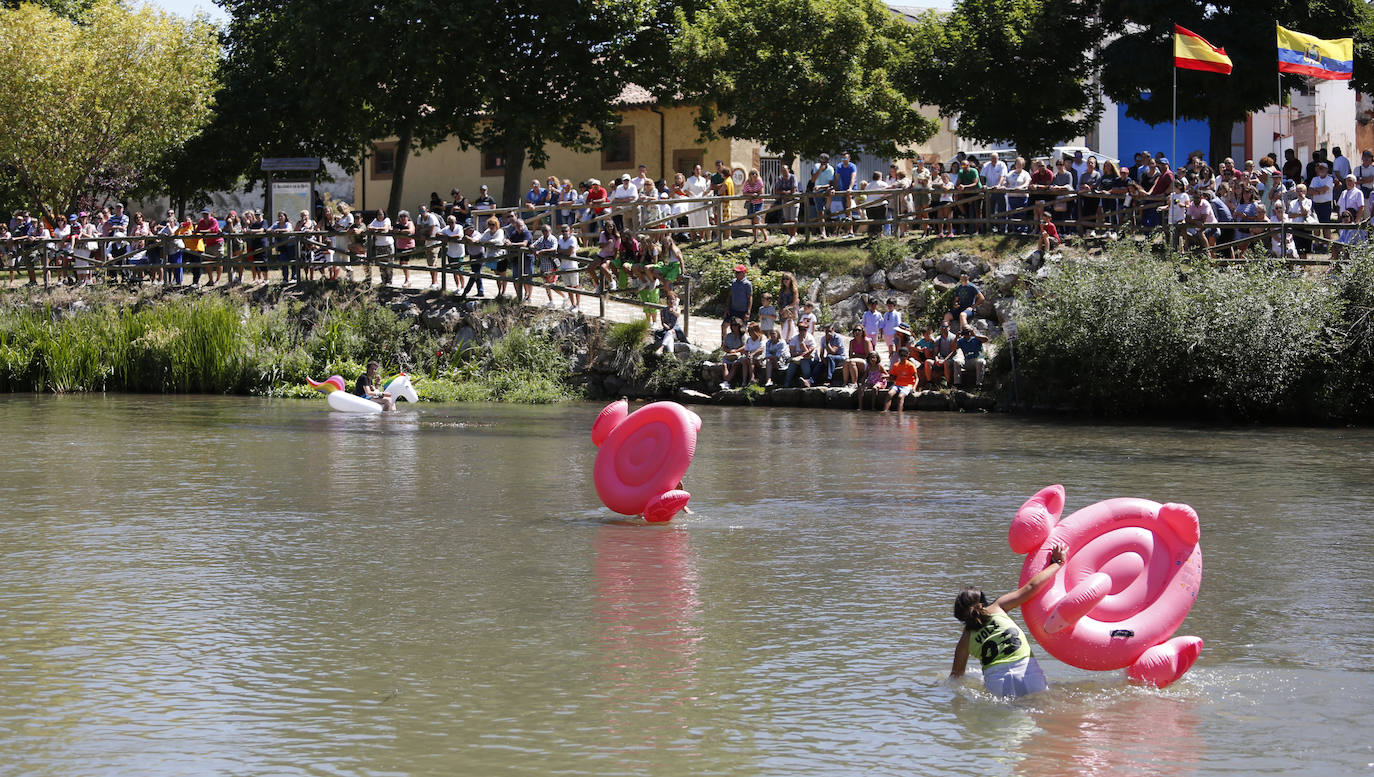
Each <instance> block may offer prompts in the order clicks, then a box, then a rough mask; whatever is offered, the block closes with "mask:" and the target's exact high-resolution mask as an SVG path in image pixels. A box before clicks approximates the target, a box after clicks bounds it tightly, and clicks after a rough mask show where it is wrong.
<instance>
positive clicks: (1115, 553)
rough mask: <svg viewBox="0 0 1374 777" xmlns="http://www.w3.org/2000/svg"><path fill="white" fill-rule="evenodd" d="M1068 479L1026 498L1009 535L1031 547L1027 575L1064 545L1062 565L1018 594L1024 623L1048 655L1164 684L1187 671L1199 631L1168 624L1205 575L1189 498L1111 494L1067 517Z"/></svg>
mask: <svg viewBox="0 0 1374 777" xmlns="http://www.w3.org/2000/svg"><path fill="white" fill-rule="evenodd" d="M1063 509H1064V487H1063V486H1058V485H1055V486H1050V487H1048V488H1044V489H1041V490H1040V492H1039V493H1037V494H1036V495H1035V496H1033V497H1031V498H1030V499H1028V500H1026V502H1025V504H1023V505H1021V509H1020V510H1018V511H1017V513H1016V517H1015V518H1014V519H1013V520H1012V523H1011V528H1010V530H1009V531H1008V534H1007V540H1008V543H1009V544H1010V545H1011V547H1012V550H1014V551H1016V552H1017V553H1024V554H1029V555H1027V556H1026V560H1025V563H1024V564H1023V565H1022V567H1021V584H1022V585H1025V584H1026V582H1027V581H1029V580H1030V579H1031V578H1032V577H1034V576H1035V575H1036V573H1038V572H1039V571H1040V570H1041V569H1044V568H1045V565H1046V563H1047V561H1048V556H1049V550H1050V549H1051V548H1053V547H1054V546H1055V545H1061V544H1062V545H1064V546H1065V547H1066V548H1067V552H1066V553H1065V563H1064V566H1063V567H1062V568H1061V569H1060V570H1059V571H1058V572H1057V574H1055V576H1054V578H1053V579H1052V581H1051V583H1050V585H1049V586H1047V587H1046V588H1045V589H1044V590H1043V591H1042V593H1040V594H1039V595H1038V596H1036V598H1034V599H1032V600H1031V601H1029V602H1027V603H1026V604H1024V605H1023V606H1022V608H1021V612H1022V614H1023V615H1024V617H1025V619H1026V625H1027V627H1029V628H1030V631H1031V634H1032V635H1034V637H1035V639H1036V641H1037V642H1039V643H1040V644H1041V645H1042V646H1043V647H1044V648H1045V650H1047V651H1048V652H1049V653H1050V655H1053V656H1054V657H1055V658H1058V659H1059V660H1060V661H1063V662H1064V663H1066V664H1070V665H1072V666H1077V667H1080V668H1082V669H1097V670H1109V669H1122V668H1125V669H1126V670H1127V675H1128V677H1130V679H1131V680H1132V681H1133V682H1138V683H1144V684H1149V685H1156V686H1159V687H1161V688H1162V687H1164V686H1166V685H1168V684H1169V683H1172V682H1173V681H1174V680H1177V679H1178V678H1179V677H1180V676H1182V675H1183V673H1184V672H1186V671H1188V669H1189V667H1191V666H1192V665H1193V662H1194V661H1196V660H1197V657H1198V654H1199V653H1200V652H1201V651H1202V640H1200V639H1198V638H1196V637H1176V638H1173V639H1170V637H1171V636H1172V635H1173V633H1174V632H1175V631H1176V630H1177V629H1178V627H1179V626H1180V625H1182V624H1183V620H1184V619H1185V618H1186V617H1187V616H1188V612H1189V610H1191V609H1192V606H1193V602H1194V601H1196V599H1197V594H1198V588H1199V586H1200V585H1201V582H1202V549H1201V548H1200V547H1199V546H1198V538H1199V535H1200V524H1199V521H1198V516H1197V513H1196V512H1195V511H1194V510H1193V508H1191V507H1189V506H1188V505H1184V504H1164V505H1161V504H1159V503H1158V502H1151V501H1149V500H1147V499H1133V498H1119V499H1108V500H1105V501H1102V502H1098V503H1096V504H1092V505H1089V506H1087V507H1085V508H1083V509H1082V510H1079V511H1077V512H1075V513H1073V514H1072V515H1070V516H1068V517H1067V518H1062V519H1061V518H1060V515H1061V513H1062V512H1063Z"/></svg>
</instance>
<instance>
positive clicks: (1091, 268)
mask: <svg viewBox="0 0 1374 777" xmlns="http://www.w3.org/2000/svg"><path fill="white" fill-rule="evenodd" d="M1338 310H1339V305H1338V304H1337V302H1336V300H1335V298H1334V295H1333V293H1332V290H1331V288H1330V287H1329V286H1328V285H1326V284H1323V283H1321V282H1320V281H1316V280H1312V279H1310V278H1306V277H1303V276H1295V275H1292V274H1291V273H1289V272H1288V271H1287V270H1286V269H1285V268H1284V266H1283V265H1282V264H1279V263H1272V264H1271V263H1257V264H1254V265H1248V266H1246V267H1244V268H1243V269H1230V268H1215V267H1212V266H1201V267H1194V268H1182V272H1181V271H1180V268H1176V267H1174V266H1172V265H1170V264H1167V263H1163V262H1157V261H1141V260H1140V257H1138V256H1132V255H1129V254H1127V253H1125V252H1118V253H1116V254H1114V255H1112V256H1110V257H1108V258H1106V259H1104V260H1101V261H1087V260H1073V261H1067V262H1065V263H1064V264H1063V265H1061V266H1060V268H1059V269H1058V271H1057V272H1056V273H1054V274H1052V275H1051V276H1050V277H1048V278H1046V279H1044V280H1042V281H1040V282H1039V284H1038V285H1037V286H1036V288H1035V299H1034V302H1033V304H1029V305H1028V306H1027V311H1026V313H1025V314H1024V315H1023V317H1022V318H1021V320H1020V321H1019V322H1018V323H1019V324H1020V339H1018V340H1017V342H1016V356H1017V365H1018V368H1019V369H1020V371H1021V381H1020V384H1021V386H1022V387H1023V390H1025V391H1027V393H1033V394H1034V395H1035V396H1034V401H1043V402H1049V403H1064V402H1067V403H1070V404H1072V405H1074V406H1076V407H1078V408H1081V409H1084V410H1087V411H1090V412H1093V413H1100V414H1107V415H1140V414H1160V415H1167V416H1175V415H1178V414H1218V413H1220V414H1225V415H1228V416H1233V417H1239V418H1259V417H1274V416H1282V415H1284V414H1285V413H1288V412H1291V408H1293V407H1294V404H1295V403H1297V402H1299V401H1300V400H1301V399H1302V393H1303V391H1304V390H1305V388H1306V387H1307V386H1308V385H1309V381H1310V378H1311V374H1310V371H1311V370H1312V369H1313V367H1314V365H1315V364H1317V363H1319V362H1320V358H1319V356H1320V354H1322V353H1326V352H1329V343H1328V342H1327V341H1326V338H1324V337H1323V333H1324V329H1325V323H1326V322H1327V321H1328V320H1331V319H1333V318H1336V317H1337V313H1338ZM1026 387H1030V388H1026Z"/></svg>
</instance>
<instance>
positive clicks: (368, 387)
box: [353, 361, 396, 410]
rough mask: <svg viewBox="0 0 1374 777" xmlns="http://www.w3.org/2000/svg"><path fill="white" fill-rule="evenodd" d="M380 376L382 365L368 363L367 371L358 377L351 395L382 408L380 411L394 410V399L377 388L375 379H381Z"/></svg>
mask: <svg viewBox="0 0 1374 777" xmlns="http://www.w3.org/2000/svg"><path fill="white" fill-rule="evenodd" d="M381 374H382V365H380V364H378V363H377V362H375V361H373V362H368V363H367V371H366V372H364V373H363V374H362V375H360V376H358V385H357V387H356V388H354V389H353V393H354V394H357V395H358V396H360V397H363V398H364V399H370V400H372V401H373V402H376V403H377V404H379V405H381V406H382V410H395V409H396V398H395V397H393V396H391V394H390V393H388V392H386V391H382V390H381V389H380V388H377V379H378V378H380V377H381Z"/></svg>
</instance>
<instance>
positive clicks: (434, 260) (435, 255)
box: [416, 205, 444, 291]
mask: <svg viewBox="0 0 1374 777" xmlns="http://www.w3.org/2000/svg"><path fill="white" fill-rule="evenodd" d="M417 212H418V213H419V216H418V218H417V219H416V230H417V231H418V232H419V234H420V236H421V237H423V238H424V241H425V266H426V267H429V268H430V270H429V288H430V291H434V290H435V289H438V288H439V273H438V272H435V270H434V266H435V265H437V264H438V263H439V252H441V251H442V250H443V249H444V241H442V240H440V239H439V232H440V231H441V230H442V229H443V228H444V222H443V221H441V220H440V219H439V214H438V213H436V212H435V211H433V210H430V209H429V208H426V207H425V206H424V205H421V206H420V208H419V210H418V211H417Z"/></svg>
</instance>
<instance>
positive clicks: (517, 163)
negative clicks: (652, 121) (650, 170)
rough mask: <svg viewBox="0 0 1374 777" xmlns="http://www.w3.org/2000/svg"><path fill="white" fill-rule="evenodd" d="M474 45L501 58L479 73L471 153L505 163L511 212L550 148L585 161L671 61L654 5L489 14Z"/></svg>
mask: <svg viewBox="0 0 1374 777" xmlns="http://www.w3.org/2000/svg"><path fill="white" fill-rule="evenodd" d="M479 8H480V10H478V11H477V12H476V13H475V14H474V15H473V17H472V18H471V20H470V22H469V29H468V31H467V33H466V36H467V39H468V41H469V42H470V43H471V45H474V46H476V47H478V48H481V49H483V50H485V51H492V52H500V56H499V57H497V58H495V59H494V60H492V61H488V62H486V63H484V64H483V66H482V67H480V68H478V69H477V70H476V72H474V73H471V74H470V77H472V78H474V79H475V86H476V87H477V88H478V89H480V91H481V95H482V98H483V104H482V116H481V120H480V121H478V122H476V123H475V124H473V125H472V126H471V128H470V130H469V132H468V133H467V134H466V135H463V136H460V140H461V141H462V142H463V143H464V145H475V146H477V147H478V148H480V149H482V150H483V151H486V152H490V153H497V154H500V155H501V156H502V157H503V158H504V161H505V185H504V186H503V188H502V195H501V204H502V205H503V206H511V205H515V204H516V203H518V202H519V200H520V195H521V192H523V191H524V187H523V186H522V185H521V182H522V180H523V178H524V169H525V162H526V160H528V161H529V163H530V166H532V167H534V168H536V169H538V168H542V167H543V166H544V165H545V164H546V163H547V162H548V152H547V150H546V147H547V145H548V144H549V143H550V142H553V143H558V144H560V145H562V146H565V147H567V148H571V149H575V150H578V151H589V150H592V149H595V148H598V147H600V146H601V145H602V142H603V138H604V137H605V136H606V134H607V133H609V132H610V130H611V129H612V128H614V126H615V125H616V123H617V121H618V113H617V106H616V101H617V99H618V98H619V96H620V93H621V91H622V90H623V88H624V86H625V85H626V84H628V83H632V82H635V81H636V79H637V77H639V76H646V77H648V78H650V79H653V78H655V77H656V73H657V72H658V71H656V70H655V66H654V65H652V64H645V63H653V62H655V61H656V60H657V59H658V58H660V57H662V56H663V48H662V47H657V48H655V47H654V46H653V41H655V40H660V39H661V36H662V32H663V28H662V26H661V25H660V24H659V22H660V20H661V15H660V14H659V11H661V6H655V5H653V4H651V3H646V2H644V0H559V1H558V2H549V1H548V0H505V1H504V2H500V3H484V4H479Z"/></svg>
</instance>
